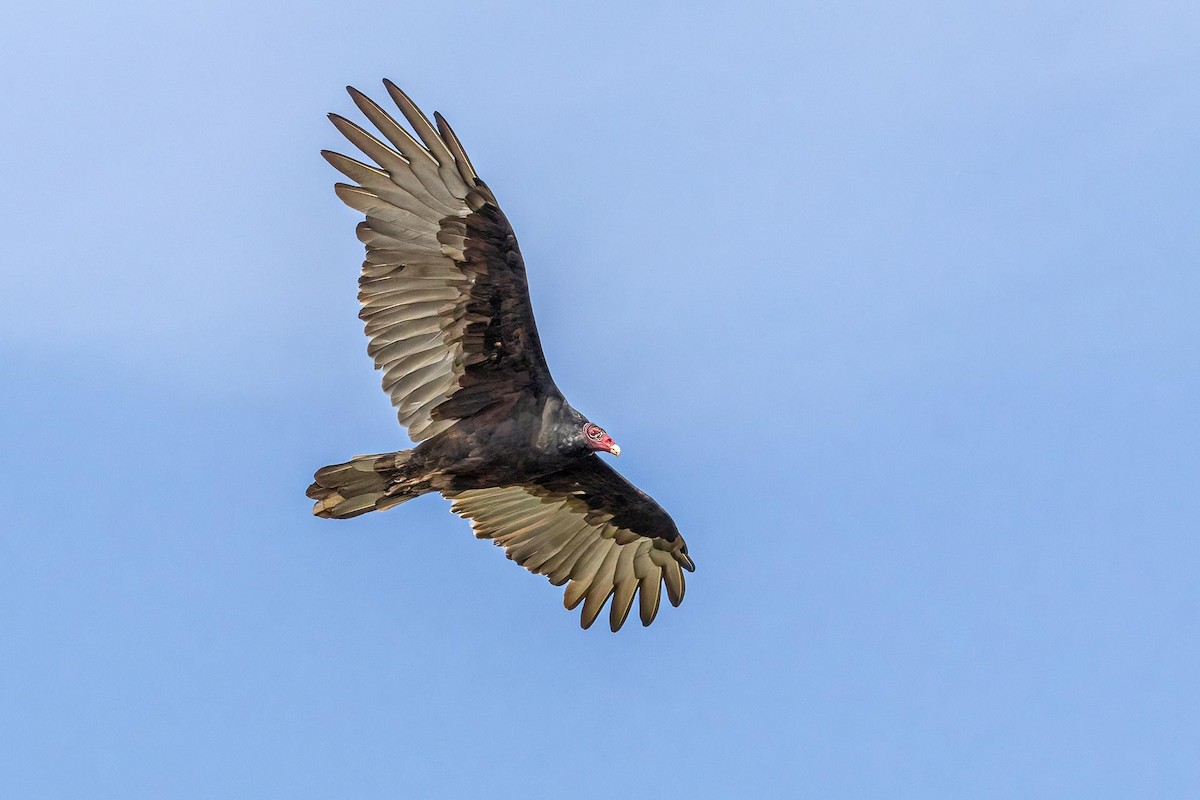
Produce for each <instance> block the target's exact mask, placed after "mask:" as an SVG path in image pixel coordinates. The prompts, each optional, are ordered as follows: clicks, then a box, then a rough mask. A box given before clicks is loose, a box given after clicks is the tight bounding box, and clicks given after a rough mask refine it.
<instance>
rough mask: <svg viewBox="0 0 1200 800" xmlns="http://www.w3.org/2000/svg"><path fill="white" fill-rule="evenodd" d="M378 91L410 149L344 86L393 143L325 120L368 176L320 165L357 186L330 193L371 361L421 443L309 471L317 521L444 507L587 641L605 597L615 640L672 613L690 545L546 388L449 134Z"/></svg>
mask: <svg viewBox="0 0 1200 800" xmlns="http://www.w3.org/2000/svg"><path fill="white" fill-rule="evenodd" d="M384 85H385V86H386V87H387V91H388V94H389V95H391V98H392V100H393V101H395V103H396V105H397V107H399V109H400V113H401V114H403V115H404V118H405V119H406V120H408V123H409V125H411V126H412V130H413V132H415V133H416V137H414V136H413V135H412V134H411V133H409V131H408V130H407V129H406V128H404V127H403V126H402V125H400V124H399V123H397V122H396V120H395V119H393V118H392V117H391V116H390V115H389V114H388V113H387V112H386V111H384V110H383V108H381V107H380V106H379V105H377V104H376V103H375V102H374V101H372V100H371V99H369V98H368V97H367V96H366V95H364V94H362V93H361V92H359V91H357V90H355V89H354V88H351V87H347V91H349V92H350V96H351V97H352V98H353V99H354V103H355V104H356V105H357V106H358V107H359V109H361V111H362V113H363V114H364V115H365V116H366V118H367V119H368V120H370V121H371V123H372V124H373V125H374V126H375V128H376V129H377V130H378V131H379V133H380V134H382V136H383V138H384V139H386V140H387V142H388V143H390V146H389V144H385V143H384V142H382V141H380V140H379V139H378V138H376V137H375V136H374V135H372V134H371V133H368V132H367V131H366V130H364V129H363V128H361V127H359V126H358V125H355V124H354V123H353V122H350V121H349V120H346V119H344V118H342V117H340V116H338V115H336V114H330V115H329V118H330V120H332V122H333V124H334V126H335V127H337V129H338V130H339V131H341V133H342V134H343V135H344V136H345V137H346V138H347V139H349V140H350V142H351V143H352V144H353V145H354V146H355V147H357V148H358V149H359V150H361V151H362V152H363V153H365V154H366V155H367V157H369V158H370V159H371V160H372V161H374V162H375V164H376V165H377V166H372V165H370V164H365V163H362V162H360V161H356V160H354V159H352V158H347V157H346V156H343V155H339V154H338V153H332V152H328V151H323V152H322V155H323V156H324V157H325V159H326V160H327V161H329V163H330V164H332V165H333V166H334V167H335V168H336V169H337V170H338V171H339V172H341V173H342V174H343V175H345V176H346V177H348V178H349V179H350V180H351V181H353V183H352V184H345V183H338V184H336V185H335V187H334V188H335V191H336V192H337V195H338V197H340V198H341V199H342V200H343V201H344V202H345V203H346V204H347V205H349V206H350V207H351V208H354V209H357V210H358V211H360V212H362V213H363V214H365V215H366V221H365V222H360V223H359V225H358V238H359V239H360V240H361V241H362V242H363V243H364V244H365V245H366V250H367V254H366V261H365V262H363V267H362V275H361V277H360V278H359V293H358V299H359V301H360V302H361V303H362V311H361V312H359V317H361V318H362V320H363V322H365V323H366V333H367V338H368V339H369V340H370V344H369V345H368V347H367V352H368V353H369V354H370V355H371V356H372V357H373V358H374V359H375V368H376V369H380V370H383V389H384V391H385V392H387V394H388V396H389V397H390V398H391V400H392V405H393V406H395V407H396V410H397V414H398V416H399V418H400V423H401V424H402V425H404V426H405V427H406V428H407V429H408V434H409V436H410V437H411V438H412V440H413V441H414V442H418V443H419V444H418V445H417V447H416V448H415V449H413V450H404V451H401V452H398V453H384V454H381V455H369V456H357V457H356V458H353V459H351V460H350V461H347V462H346V463H344V464H334V465H331V466H328V467H324V468H323V469H320V470H318V471H317V474H316V476H315V479H314V480H315V483H313V484H312V485H311V486H310V487H309V488H308V496H309V497H311V498H313V499H314V500H316V505H315V506H314V508H313V513H314V514H316V515H317V516H319V517H326V518H333V519H346V518H348V517H355V516H358V515H359V514H364V513H366V512H368V511H382V510H385V509H388V508H391V507H392V506H396V505H399V504H400V503H403V502H404V501H406V500H411V499H412V498H414V497H417V496H419V495H422V494H425V493H427V492H440V493H441V494H442V495H443V496H444V497H446V498H447V499H449V500H450V501H451V502H452V505H451V510H452V511H454V512H455V513H456V514H458V515H459V516H462V517H466V518H469V519H470V520H471V525H472V527H473V528H474V531H475V535H476V536H477V537H479V538H481V539H491V540H492V541H493V542H495V543H496V544H497V545H499V546H501V547H503V548H504V550H505V553H506V554H507V555H508V557H509V558H510V559H512V560H513V561H516V562H517V563H518V564H520V565H521V566H523V567H525V568H526V569H528V570H529V571H531V572H534V573H537V574H540V575H545V576H546V577H548V578H549V579H550V582H551V583H553V584H554V585H555V586H562V585H563V584H567V589H566V597H565V599H564V602H565V605H566V607H567V608H568V609H573V608H575V607H576V606H577V605H579V603H580V602H581V601H582V602H583V614H582V618H581V624H582V625H583V627H584V628H588V627H590V626H591V624H592V623H593V622H594V621H595V620H596V617H597V616H598V615H599V613H600V611H601V609H603V607H604V604H605V603H606V602H607V601H608V599H609V598H610V597H612V598H613V601H612V604H611V607H610V609H609V624H610V627H611V628H612V630H613V631H616V630H618V629H619V628H620V627H621V625H623V624H624V622H625V619H626V617H627V616H628V615H629V611H630V608H631V607H632V606H633V599H634V596H635V595H637V596H638V598H639V603H638V611H639V615H640V617H641V620H642V624H643V625H649V624H650V623H651V622H652V621H653V620H654V617H655V615H656V614H657V613H658V606H659V597H660V596H661V588H662V584H666V587H667V597H668V598H669V599H670V601H671V604H672V605H676V606H677V605H679V603H680V602H681V601H682V600H683V592H684V579H683V570H688V571H689V572H690V571H693V570H694V569H695V565H694V564H693V563H692V559H691V558H689V557H688V554H687V552H688V550H687V545H686V544H685V543H684V541H683V537H681V536H680V535H679V531H678V529H677V528H676V527H675V523H674V522H672V521H671V518H670V516H668V515H667V512H665V511H664V510H663V509H662V508H661V507H660V506H659V505H658V504H657V503H655V502H654V500H653V499H651V497H650V496H649V495H647V494H646V493H644V492H642V491H641V490H639V489H638V488H637V487H635V486H634V485H633V484H631V483H629V482H628V481H627V480H625V479H624V478H622V477H621V476H620V475H619V474H618V473H617V472H616V471H615V470H613V469H612V468H611V467H609V466H608V465H607V464H605V463H604V462H603V461H602V460H601V459H600V457H599V456H598V455H597V453H598V452H600V451H605V452H608V453H611V454H613V455H614V456H616V455H620V453H621V448H620V447H618V446H617V444H616V443H615V442H614V441H613V440H612V437H610V436H609V435H608V434H607V433H605V432H604V430H603V429H601V428H600V427H598V426H597V425H594V424H592V423H591V422H590V421H589V420H588V419H587V418H586V417H585V416H583V414H580V413H579V412H578V411H576V410H575V409H574V408H572V407H571V405H570V404H569V403H568V402H567V401H566V398H564V397H563V395H562V393H561V392H560V391H559V390H558V387H557V386H555V385H554V379H553V378H551V377H550V370H549V368H548V367H547V366H546V358H545V356H544V355H543V354H542V346H541V342H540V341H539V339H538V332H537V326H536V325H535V324H534V321H533V309H532V308H531V307H530V303H529V286H528V283H527V282H526V279H525V263H524V262H523V261H522V259H521V252H520V250H518V248H517V240H516V236H515V235H514V234H513V230H512V227H511V226H510V225H509V224H508V220H507V219H506V218H505V216H504V212H502V211H501V210H500V206H499V204H498V203H497V202H496V197H495V195H493V194H492V191H491V189H489V188H488V187H487V184H485V183H484V182H483V181H482V180H480V179H479V176H478V175H476V173H475V168H474V167H473V166H472V165H471V161H470V159H468V158H467V154H466V153H465V152H464V151H463V147H462V145H461V144H460V143H459V140H458V137H457V136H455V135H454V131H452V130H451V129H450V126H449V125H447V124H446V120H444V119H443V118H442V116H441V115H440V114H434V119H435V120H436V123H437V124H436V127H435V126H434V125H433V124H431V123H430V121H429V119H428V118H427V117H426V116H425V115H424V114H423V113H421V111H420V110H419V109H418V108H417V107H416V105H414V104H413V102H412V101H411V100H410V99H409V98H408V96H407V95H406V94H404V92H402V91H400V89H399V88H398V87H397V86H396V85H395V84H393V83H392V82H391V81H384Z"/></svg>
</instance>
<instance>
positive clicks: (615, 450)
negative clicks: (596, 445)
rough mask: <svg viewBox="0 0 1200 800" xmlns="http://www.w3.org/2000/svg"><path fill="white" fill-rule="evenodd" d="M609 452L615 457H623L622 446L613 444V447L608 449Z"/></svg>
mask: <svg viewBox="0 0 1200 800" xmlns="http://www.w3.org/2000/svg"><path fill="white" fill-rule="evenodd" d="M608 452H610V453H612V454H613V455H614V456H619V455H621V445H619V444H617V443H616V442H613V445H612V447H610V448H608Z"/></svg>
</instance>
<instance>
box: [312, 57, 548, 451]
mask: <svg viewBox="0 0 1200 800" xmlns="http://www.w3.org/2000/svg"><path fill="white" fill-rule="evenodd" d="M384 83H385V85H386V87H387V90H388V93H389V94H390V95H391V97H392V99H393V100H394V101H395V103H396V105H397V106H398V107H399V109H400V112H401V113H402V114H403V115H404V117H405V119H407V120H408V123H409V124H410V125H411V126H412V129H413V130H414V131H415V132H416V134H417V137H419V139H420V141H417V138H414V137H413V136H412V134H410V133H409V132H408V130H406V129H405V128H404V127H403V126H402V125H400V124H399V123H398V122H396V120H395V119H393V118H392V117H391V116H390V115H389V114H388V113H387V112H386V111H384V110H383V109H382V108H380V107H379V106H378V105H377V104H376V103H375V102H374V101H372V100H371V99H370V98H368V97H367V96H366V95H363V94H362V93H360V92H358V91H357V90H355V89H353V88H349V89H348V91H349V92H350V96H351V97H352V98H353V99H354V102H355V104H357V105H358V107H359V109H361V110H362V112H363V114H364V115H365V116H366V117H367V119H369V120H370V121H371V122H372V124H374V126H375V127H376V128H377V129H378V130H379V132H380V133H381V134H382V135H383V137H384V138H385V139H386V140H387V141H388V142H389V143H390V145H391V146H389V145H387V144H384V143H383V142H381V141H380V140H379V139H377V138H375V137H374V136H373V135H371V134H370V133H368V132H367V131H365V130H363V129H362V128H360V127H359V126H358V125H355V124H354V123H353V122H350V121H349V120H346V119H344V118H342V117H339V116H337V115H336V114H331V115H330V119H331V120H332V121H333V124H334V125H335V126H336V127H337V129H338V130H339V131H341V132H342V134H343V135H344V136H345V137H346V138H347V139H349V140H350V142H351V143H353V144H354V145H355V146H356V147H357V148H358V149H359V150H361V151H362V152H363V153H365V154H366V155H367V156H368V157H369V158H370V159H371V160H372V161H374V162H375V164H377V165H378V166H371V165H368V164H364V163H362V162H359V161H356V160H354V159H352V158H347V157H346V156H343V155H340V154H338V153H333V152H329V151H323V152H322V155H323V156H325V158H326V160H328V161H329V163H330V164H332V165H333V166H334V167H335V168H336V169H337V170H338V171H340V172H341V173H342V174H344V175H346V176H347V177H348V178H350V179H351V180H352V181H354V182H355V184H356V185H349V184H344V183H339V184H337V185H336V186H335V190H336V191H337V195H338V197H340V198H341V199H342V200H343V201H344V202H345V203H346V204H347V205H349V206H350V207H352V208H355V209H357V210H359V211H361V212H363V213H364V214H365V215H366V221H365V222H362V223H360V224H359V226H358V238H359V239H360V240H362V242H363V243H364V244H365V245H366V248H367V254H366V261H365V262H364V263H363V268H362V276H361V278H360V279H359V294H358V298H359V301H360V302H361V303H362V311H361V312H360V313H359V316H360V317H361V318H362V320H363V321H364V322H365V323H366V333H367V337H368V338H369V339H370V344H369V345H368V348H367V352H368V353H369V354H370V355H371V356H372V357H373V358H374V360H375V367H376V369H380V370H383V388H384V391H386V392H387V394H388V396H389V397H390V398H391V400H392V405H393V406H395V407H396V410H397V415H398V417H399V419H400V422H401V424H403V425H404V426H406V427H407V428H408V432H409V436H411V437H412V439H413V440H414V441H421V440H423V439H428V438H430V437H431V436H434V435H436V434H438V433H440V432H442V431H444V430H445V429H446V428H448V427H450V426H451V425H453V424H454V423H455V422H456V421H457V420H459V419H462V418H465V417H469V416H471V415H472V414H476V413H478V412H479V411H482V410H483V409H485V408H488V407H491V406H494V405H497V404H502V403H508V402H513V401H515V400H516V399H518V398H519V396H520V395H522V394H526V393H531V394H535V395H540V394H550V395H555V396H559V397H561V394H559V392H558V389H557V388H556V387H555V385H554V381H553V379H552V378H551V377H550V370H549V368H548V367H547V366H546V359H545V356H544V355H543V354H542V346H541V341H540V340H539V339H538V334H537V326H536V324H535V323H534V320H533V309H532V308H531V306H530V303H529V287H528V284H527V282H526V279H525V264H524V262H523V261H522V259H521V253H520V250H519V249H518V248H517V240H516V236H515V235H514V234H513V231H512V228H511V226H510V225H509V224H508V220H507V219H506V218H505V217H504V214H503V212H501V210H500V206H499V204H498V203H497V202H496V198H495V196H494V195H493V194H492V192H491V190H490V189H488V187H487V185H486V184H484V183H483V181H481V180H480V179H479V176H478V175H476V174H475V168H474V167H473V166H472V165H471V162H470V160H469V159H468V158H467V155H466V153H465V152H464V151H463V149H462V145H461V144H460V143H459V141H458V137H456V136H455V135H454V132H453V131H452V130H451V129H450V126H449V125H447V124H446V121H445V120H444V119H442V117H441V116H440V115H437V114H435V115H434V117H435V119H436V120H437V127H436V128H435V127H434V125H433V124H431V123H430V121H429V120H428V119H427V118H426V117H425V115H424V114H422V113H421V111H420V110H419V109H418V108H417V107H416V105H414V104H413V102H412V101H411V100H410V99H409V98H408V96H407V95H405V94H404V93H403V92H402V91H400V89H399V88H397V87H396V85H395V84H393V83H391V82H390V81H384Z"/></svg>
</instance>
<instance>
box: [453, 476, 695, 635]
mask: <svg viewBox="0 0 1200 800" xmlns="http://www.w3.org/2000/svg"><path fill="white" fill-rule="evenodd" d="M442 494H444V495H445V496H446V497H448V498H449V499H451V500H453V501H454V503H453V506H452V510H453V511H454V513H456V514H458V515H459V516H462V517H467V518H469V519H470V520H471V527H472V528H473V529H474V530H475V535H476V536H477V537H478V538H480V539H491V540H492V541H493V542H495V543H496V544H497V545H499V546H501V547H503V548H504V550H505V553H506V554H507V555H508V557H509V558H510V559H512V560H513V561H516V562H517V563H518V564H520V565H521V566H523V567H525V569H527V570H529V571H530V572H534V573H537V574H539V575H545V576H547V577H548V578H549V579H550V582H551V583H553V584H554V585H555V586H562V585H563V584H564V583H567V582H568V581H570V584H569V585H568V586H567V590H566V595H565V597H564V598H563V602H564V604H565V605H566V607H567V608H568V609H573V608H575V607H576V606H577V605H579V603H580V601H583V616H582V618H581V620H580V623H581V624H582V625H583V627H584V628H588V627H591V624H592V623H593V622H595V621H596V617H597V616H599V614H600V611H601V609H603V608H604V604H605V602H607V600H608V598H609V597H612V598H613V602H612V606H611V608H610V609H609V625H610V627H611V628H612V630H613V631H616V630H618V629H619V628H620V627H621V626H622V625H623V624H625V619H626V617H628V616H629V611H630V609H631V608H632V607H633V598H634V595H635V594H638V595H639V596H640V600H639V605H638V611H639V614H640V616H641V620H642V624H643V625H649V624H650V623H651V622H653V621H654V617H655V615H656V614H657V613H658V606H659V598H660V596H661V587H662V585H663V584H666V587H667V597H668V599H670V601H671V605H674V606H677V605H679V604H680V602H682V601H683V593H684V587H685V584H684V578H683V570H687V571H689V572H691V571H694V570H695V568H696V566H695V564H694V563H693V562H692V559H691V558H690V557H689V556H688V554H687V544H686V543H685V542H684V541H683V537H682V536H680V535H679V530H678V529H677V528H676V527H675V523H674V522H672V521H671V517H670V516H668V514H667V512H666V511H664V510H663V509H662V507H661V506H659V505H658V504H657V503H656V502H654V500H653V499H652V498H651V497H650V496H649V495H647V494H646V493H645V492H642V491H641V490H640V489H638V488H637V487H636V486H634V485H633V484H631V483H629V481H627V480H625V479H624V478H622V477H621V476H620V475H619V474H618V473H617V472H616V471H615V470H613V469H612V468H611V467H609V466H608V465H607V464H605V463H604V462H603V461H601V460H600V458H599V457H597V456H595V455H592V456H588V457H586V458H582V459H579V461H577V462H576V463H574V464H572V465H571V466H570V467H569V468H567V469H565V470H562V471H561V472H556V473H554V474H552V475H547V476H544V477H542V478H538V479H536V480H533V481H530V482H527V483H522V484H514V485H507V486H498V487H495V488H488V489H465V490H454V489H448V490H443V491H442Z"/></svg>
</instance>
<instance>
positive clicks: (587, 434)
mask: <svg viewBox="0 0 1200 800" xmlns="http://www.w3.org/2000/svg"><path fill="white" fill-rule="evenodd" d="M583 441H584V444H586V445H587V446H588V447H589V448H590V449H592V450H603V451H604V452H606V453H612V454H613V455H614V456H619V455H621V446H620V445H619V444H617V443H616V442H614V441H613V439H612V437H611V436H609V435H608V434H607V433H605V432H604V429H603V428H601V427H600V426H599V425H593V424H592V423H590V422H589V423H588V424H586V425H584V426H583Z"/></svg>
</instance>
